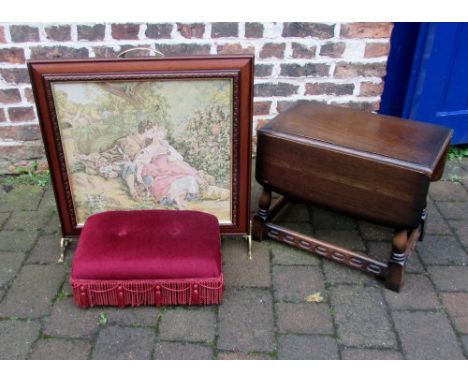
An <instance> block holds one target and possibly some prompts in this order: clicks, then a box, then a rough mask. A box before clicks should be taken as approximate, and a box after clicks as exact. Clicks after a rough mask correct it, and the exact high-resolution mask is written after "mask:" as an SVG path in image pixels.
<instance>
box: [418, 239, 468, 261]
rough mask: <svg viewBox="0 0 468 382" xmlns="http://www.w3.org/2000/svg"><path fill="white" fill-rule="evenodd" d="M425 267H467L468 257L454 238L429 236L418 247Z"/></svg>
mask: <svg viewBox="0 0 468 382" xmlns="http://www.w3.org/2000/svg"><path fill="white" fill-rule="evenodd" d="M416 249H417V251H418V253H419V255H420V258H421V260H422V262H423V263H424V264H425V265H467V264H468V257H467V255H466V253H465V251H464V250H463V248H462V247H461V246H460V244H459V243H458V241H457V240H456V239H455V238H454V237H453V236H433V235H427V236H426V237H425V238H424V241H422V242H420V243H418V246H417V247H416Z"/></svg>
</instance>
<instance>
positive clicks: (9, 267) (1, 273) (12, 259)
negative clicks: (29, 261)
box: [0, 252, 25, 287]
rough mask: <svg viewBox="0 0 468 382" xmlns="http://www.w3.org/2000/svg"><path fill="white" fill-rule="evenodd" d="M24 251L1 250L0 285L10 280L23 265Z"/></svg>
mask: <svg viewBox="0 0 468 382" xmlns="http://www.w3.org/2000/svg"><path fill="white" fill-rule="evenodd" d="M24 256H25V255H24V253H10V252H0V287H3V286H5V285H6V284H7V283H8V282H10V281H11V280H12V279H13V278H14V277H15V276H16V273H17V272H18V270H19V269H20V267H21V264H22V263H23V260H24Z"/></svg>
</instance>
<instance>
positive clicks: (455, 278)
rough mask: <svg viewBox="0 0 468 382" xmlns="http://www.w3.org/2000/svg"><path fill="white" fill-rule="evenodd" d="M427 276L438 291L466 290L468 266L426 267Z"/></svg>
mask: <svg viewBox="0 0 468 382" xmlns="http://www.w3.org/2000/svg"><path fill="white" fill-rule="evenodd" d="M427 269H428V272H429V276H430V278H431V279H432V281H433V282H434V284H435V286H436V288H437V289H438V290H439V291H445V292H468V267H455V266H453V267H452V266H450V267H445V266H434V267H428V268H427Z"/></svg>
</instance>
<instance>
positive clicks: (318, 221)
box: [312, 207, 356, 230]
mask: <svg viewBox="0 0 468 382" xmlns="http://www.w3.org/2000/svg"><path fill="white" fill-rule="evenodd" d="M312 210H313V212H312V222H313V226H314V228H315V229H321V230H323V229H325V230H327V229H332V230H339V229H354V228H356V220H354V219H352V218H350V217H347V216H345V215H342V214H338V213H335V212H332V211H328V210H325V209H322V208H319V207H313V209H312Z"/></svg>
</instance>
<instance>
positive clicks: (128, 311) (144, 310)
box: [67, 283, 161, 327]
mask: <svg viewBox="0 0 468 382" xmlns="http://www.w3.org/2000/svg"><path fill="white" fill-rule="evenodd" d="M67 284H68V283H67ZM99 311H100V312H102V313H104V314H106V315H107V322H108V323H109V324H110V325H112V324H116V325H122V326H133V327H139V326H149V327H156V325H157V323H158V319H159V317H160V315H161V311H160V309H158V308H156V307H154V306H139V307H126V308H123V309H121V308H115V307H109V308H105V307H102V308H99Z"/></svg>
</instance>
